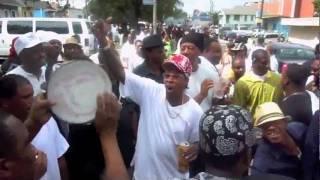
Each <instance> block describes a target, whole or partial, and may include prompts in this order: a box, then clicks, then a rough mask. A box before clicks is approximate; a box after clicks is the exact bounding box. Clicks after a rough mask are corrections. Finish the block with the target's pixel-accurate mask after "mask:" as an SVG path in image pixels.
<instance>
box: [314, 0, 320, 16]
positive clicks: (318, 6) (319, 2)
mask: <svg viewBox="0 0 320 180" xmlns="http://www.w3.org/2000/svg"><path fill="white" fill-rule="evenodd" d="M313 6H314V11H315V12H317V13H318V16H320V0H314V1H313Z"/></svg>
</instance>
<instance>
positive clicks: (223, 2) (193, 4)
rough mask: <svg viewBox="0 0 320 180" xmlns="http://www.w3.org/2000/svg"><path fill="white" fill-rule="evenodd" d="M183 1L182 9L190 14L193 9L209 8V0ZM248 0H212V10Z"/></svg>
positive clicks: (230, 6)
mask: <svg viewBox="0 0 320 180" xmlns="http://www.w3.org/2000/svg"><path fill="white" fill-rule="evenodd" d="M181 1H182V2H183V3H184V7H183V10H184V11H186V12H187V13H188V14H192V13H193V10H194V9H198V10H200V11H209V10H210V0H181ZM248 1H250V0H213V3H214V10H221V9H224V8H232V7H233V6H236V5H243V4H244V3H245V2H248Z"/></svg>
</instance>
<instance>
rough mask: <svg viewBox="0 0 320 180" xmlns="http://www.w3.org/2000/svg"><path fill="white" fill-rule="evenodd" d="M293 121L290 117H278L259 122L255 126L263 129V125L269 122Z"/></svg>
mask: <svg viewBox="0 0 320 180" xmlns="http://www.w3.org/2000/svg"><path fill="white" fill-rule="evenodd" d="M290 119H291V117H290V116H278V117H271V118H268V119H266V120H264V121H262V122H259V123H257V124H256V125H255V126H256V127H261V126H262V125H264V124H266V123H269V122H274V121H279V120H286V121H289V120H290Z"/></svg>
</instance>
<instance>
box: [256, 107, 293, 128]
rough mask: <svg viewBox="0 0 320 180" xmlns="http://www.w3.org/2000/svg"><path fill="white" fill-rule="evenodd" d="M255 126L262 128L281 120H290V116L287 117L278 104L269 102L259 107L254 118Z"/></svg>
mask: <svg viewBox="0 0 320 180" xmlns="http://www.w3.org/2000/svg"><path fill="white" fill-rule="evenodd" d="M254 119H255V126H258V127H259V126H261V125H263V124H266V123H269V122H274V121H279V120H283V119H284V120H290V119H291V118H290V116H285V115H284V114H283V112H282V111H281V109H280V107H279V106H278V104H276V103H274V102H267V103H263V104H261V105H259V106H257V109H256V113H255V116H254Z"/></svg>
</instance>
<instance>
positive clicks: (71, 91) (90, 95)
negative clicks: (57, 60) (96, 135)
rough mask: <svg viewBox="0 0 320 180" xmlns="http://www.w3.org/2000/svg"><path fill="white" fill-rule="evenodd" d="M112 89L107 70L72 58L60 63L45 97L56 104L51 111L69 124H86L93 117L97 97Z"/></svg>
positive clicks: (51, 78)
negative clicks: (62, 63) (69, 60)
mask: <svg viewBox="0 0 320 180" xmlns="http://www.w3.org/2000/svg"><path fill="white" fill-rule="evenodd" d="M105 92H110V93H111V92H112V84H111V81H110V79H109V76H108V75H107V73H106V72H105V71H104V70H103V69H102V68H101V67H99V66H98V65H96V64H94V63H92V62H89V61H80V60H79V61H73V62H70V63H68V64H64V65H62V66H61V67H60V68H58V69H57V70H56V71H55V72H54V73H53V74H52V75H51V77H50V81H49V83H48V88H47V98H48V100H50V101H52V102H54V103H55V105H54V106H53V107H52V108H51V111H52V112H53V113H54V114H55V115H56V116H57V117H58V118H59V119H61V120H63V121H66V122H68V123H72V124H83V123H89V122H90V121H92V120H93V119H94V118H95V114H96V110H97V96H98V95H99V94H103V93H105Z"/></svg>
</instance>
